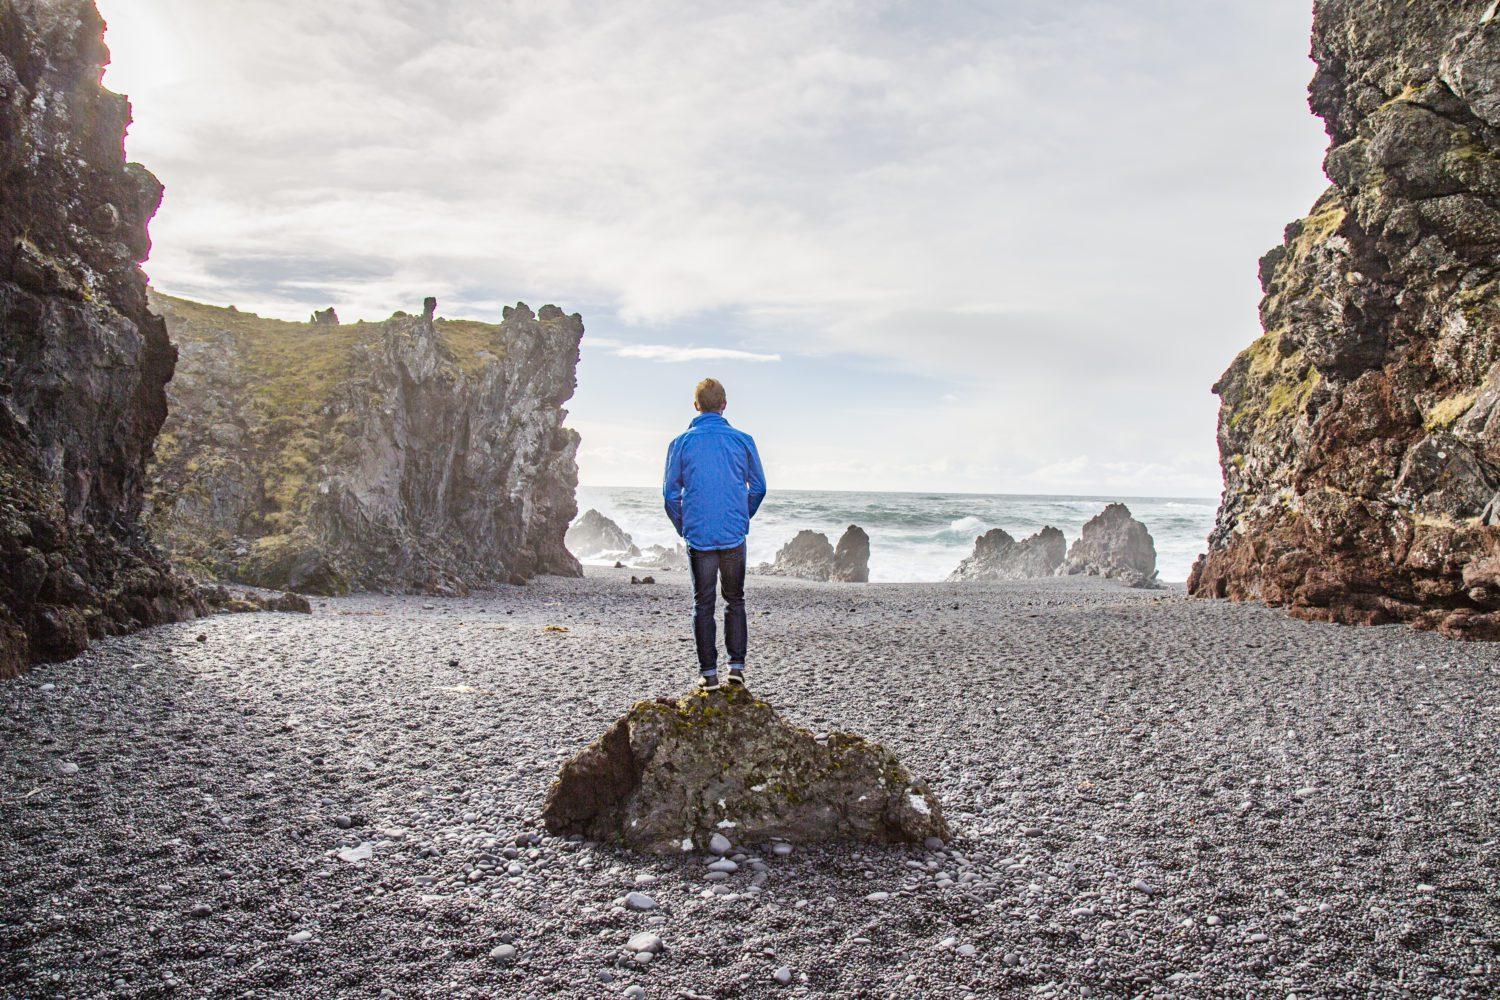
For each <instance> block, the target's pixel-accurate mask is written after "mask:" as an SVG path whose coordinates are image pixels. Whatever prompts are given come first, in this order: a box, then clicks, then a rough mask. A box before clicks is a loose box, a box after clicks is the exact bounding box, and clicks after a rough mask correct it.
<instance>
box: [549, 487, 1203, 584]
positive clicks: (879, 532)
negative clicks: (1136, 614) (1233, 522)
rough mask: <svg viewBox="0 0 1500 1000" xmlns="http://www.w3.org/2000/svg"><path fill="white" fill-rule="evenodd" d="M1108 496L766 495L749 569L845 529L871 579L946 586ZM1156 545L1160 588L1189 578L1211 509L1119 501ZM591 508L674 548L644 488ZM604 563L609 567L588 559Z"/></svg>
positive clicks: (594, 500)
mask: <svg viewBox="0 0 1500 1000" xmlns="http://www.w3.org/2000/svg"><path fill="white" fill-rule="evenodd" d="M1114 499H1118V498H1114V497H1067V496H1002V495H977V494H936V493H932V494H914V493H834V492H814V491H773V492H772V493H771V495H770V496H769V497H767V498H766V501H765V504H764V505H763V506H762V507H761V510H760V513H759V514H757V515H756V518H755V521H754V522H753V524H752V527H751V532H750V539H749V556H750V562H751V564H752V565H754V564H757V563H761V562H769V561H770V560H771V559H772V558H774V557H775V555H776V550H777V549H778V548H780V547H781V546H782V545H784V544H786V542H787V541H788V540H790V539H791V537H792V536H793V535H795V534H796V533H797V532H798V531H799V530H800V529H802V528H811V529H813V530H814V531H821V532H823V533H824V534H826V535H827V536H828V538H829V541H834V542H836V541H837V540H838V537H839V535H841V534H842V533H843V531H844V529H845V528H846V527H847V526H848V525H850V524H858V525H859V526H860V527H861V528H864V529H865V530H866V531H867V532H869V534H870V579H871V580H874V581H877V582H910V581H931V580H942V579H945V578H946V577H947V576H948V574H949V573H951V572H952V571H953V568H954V567H955V566H957V565H958V563H959V560H961V559H963V558H964V557H965V556H967V555H968V554H969V553H970V552H971V551H972V550H973V548H974V539H975V538H976V537H977V536H979V535H980V534H982V533H983V532H984V531H986V530H988V529H989V528H991V527H1000V528H1004V529H1005V530H1006V531H1008V532H1010V533H1011V534H1012V535H1014V536H1015V537H1017V538H1024V537H1026V536H1027V535H1031V534H1035V533H1036V532H1037V531H1040V530H1041V529H1042V527H1043V526H1046V525H1051V526H1052V527H1055V528H1058V529H1060V530H1061V531H1062V532H1063V534H1065V535H1066V536H1067V538H1068V541H1069V543H1070V544H1071V543H1072V541H1073V540H1074V539H1076V538H1077V537H1078V532H1079V529H1080V528H1082V526H1083V522H1085V521H1087V520H1088V519H1089V518H1091V517H1093V516H1094V515H1095V514H1097V513H1099V511H1101V510H1103V509H1104V507H1105V505H1106V504H1108V503H1109V502H1111V501H1112V500H1114ZM1124 502H1125V503H1126V504H1127V505H1128V506H1129V507H1130V511H1131V513H1133V514H1134V515H1135V516H1136V517H1138V518H1140V519H1141V520H1142V521H1144V522H1145V524H1146V527H1147V528H1149V529H1150V531H1151V534H1152V537H1153V538H1154V539H1155V540H1156V554H1157V565H1158V567H1159V569H1160V572H1161V578H1162V579H1163V580H1172V581H1181V580H1185V579H1187V574H1188V571H1189V570H1190V569H1191V568H1192V564H1193V560H1194V559H1195V558H1196V557H1197V555H1198V553H1200V552H1202V551H1203V550H1204V548H1205V547H1206V539H1207V537H1208V532H1209V530H1210V529H1211V528H1212V527H1213V518H1214V510H1215V507H1216V501H1213V500H1207V499H1204V500H1196V499H1188V498H1182V497H1172V498H1124ZM590 507H594V508H597V509H598V510H599V511H600V512H601V513H603V514H605V515H607V516H608V517H610V518H612V519H613V520H614V521H615V522H616V523H618V524H619V525H620V527H621V528H624V529H625V530H626V531H627V532H629V533H630V536H631V538H632V539H633V540H634V541H635V544H636V545H638V546H640V547H641V548H645V547H646V546H648V545H675V544H676V543H677V542H678V541H679V539H678V538H677V534H676V532H675V531H673V530H672V525H671V522H669V521H668V520H667V516H666V514H665V513H664V512H663V510H662V504H661V493H660V492H659V491H658V490H655V489H650V488H599V487H592V488H591V487H580V488H579V490H578V509H579V510H580V511H583V510H588V509H589V508H590ZM591 562H597V563H603V564H606V565H608V564H609V563H612V562H613V560H612V559H610V560H605V559H598V560H591Z"/></svg>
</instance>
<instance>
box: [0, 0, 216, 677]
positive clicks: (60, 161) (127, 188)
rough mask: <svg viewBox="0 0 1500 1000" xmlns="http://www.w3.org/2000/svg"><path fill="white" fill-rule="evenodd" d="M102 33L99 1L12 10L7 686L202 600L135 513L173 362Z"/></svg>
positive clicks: (6, 27) (1, 190)
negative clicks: (28, 669)
mask: <svg viewBox="0 0 1500 1000" xmlns="http://www.w3.org/2000/svg"><path fill="white" fill-rule="evenodd" d="M103 38H104V25H103V22H102V21H101V20H100V18H99V15H98V13H97V11H95V9H94V6H93V4H92V3H89V2H86V0H4V2H3V3H0V178H3V180H0V676H3V675H5V674H8V673H13V672H16V671H18V670H20V669H21V668H23V667H24V666H25V665H26V664H27V663H30V662H34V661H37V660H44V659H59V658H65V657H68V656H72V655H74V654H76V653H78V652H79V651H81V650H82V649H83V648H84V646H85V645H87V643H88V641H89V639H90V638H91V637H98V636H101V635H106V634H111V633H117V632H121V631H126V630H129V629H132V628H137V627H141V626H144V625H149V624H153V623H156V622H161V621H165V620H171V619H179V618H182V617H187V616H191V615H192V614H193V613H194V612H195V610H196V608H197V604H196V599H195V598H194V597H193V596H192V594H191V592H190V589H189V588H188V587H187V585H186V584H184V583H183V581H181V580H179V579H177V578H176V577H174V576H173V575H172V574H171V573H170V571H169V570H168V569H167V567H166V565H165V563H164V562H163V561H162V560H161V558H160V557H159V556H158V555H157V554H156V553H155V552H153V550H152V549H151V548H150V546H149V545H147V543H146V541H145V538H144V534H143V532H142V531H141V530H140V526H139V520H138V519H139V515H140V511H141V505H142V495H143V487H144V483H145V467H146V460H147V456H148V455H149V454H150V451H151V443H152V440H153V439H154V438H155V437H156V433H157V429H158V428H159V427H160V426H161V422H162V419H163V418H164V417H165V416H166V397H165V395H164V393H163V386H164V385H165V383H166V382H167V380H168V379H169V378H171V377H172V365H173V361H174V358H175V353H174V351H173V348H172V345H171V344H170V343H169V342H168V340H167V332H166V328H165V327H164V326H163V325H162V322H161V321H160V320H159V319H157V318H156V317H154V316H152V315H151V313H150V312H149V310H148V309H147V307H146V280H145V276H144V275H143V274H142V273H141V271H140V269H139V267H138V266H137V265H138V264H139V263H140V262H141V261H142V260H144V259H145V258H146V255H147V253H148V251H149V249H150V245H151V244H150V239H149V237H148V236H147V233H146V224H147V222H148V221H149V220H150V218H151V215H152V213H154V212H155V211H156V207H157V205H158V204H159V203H160V201H161V185H160V184H159V183H157V180H156V178H155V177H153V176H151V174H150V173H149V172H148V171H147V170H146V169H145V168H144V167H142V166H140V165H139V164H135V163H129V164H127V163H126V162H125V155H124V136H125V129H126V126H127V125H128V124H129V122H130V104H129V102H128V101H126V100H125V98H123V97H121V96H120V95H118V94H113V93H110V92H109V91H107V90H105V89H104V88H103V87H101V86H100V84H99V81H100V77H101V74H102V72H103V67H104V64H105V63H106V62H107V61H108V58H109V54H108V50H107V49H106V48H105V46H104V41H103Z"/></svg>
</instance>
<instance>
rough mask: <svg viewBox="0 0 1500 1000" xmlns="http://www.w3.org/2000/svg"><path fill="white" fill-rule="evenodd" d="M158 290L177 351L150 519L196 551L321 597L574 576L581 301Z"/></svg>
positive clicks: (190, 561) (211, 561) (184, 551)
mask: <svg viewBox="0 0 1500 1000" xmlns="http://www.w3.org/2000/svg"><path fill="white" fill-rule="evenodd" d="M151 301H152V304H153V306H154V307H155V308H156V309H157V310H158V311H159V312H160V313H161V314H162V316H164V317H165V319H166V322H167V327H168V329H170V330H171V331H172V334H173V336H174V337H175V338H176V339H177V341H178V343H179V346H180V349H181V352H182V356H181V361H180V363H179V366H178V374H177V378H176V379H175V380H174V382H173V383H172V385H171V387H170V390H169V392H170V396H171V402H172V411H171V415H170V417H169V418H168V421H167V423H166V426H165V428H164V430H163V435H162V442H161V445H160V447H159V448H158V454H157V460H156V462H155V464H154V466H153V468H152V473H153V481H152V490H151V524H152V528H153V530H154V531H155V533H156V536H157V537H158V538H159V539H160V540H161V541H162V542H163V543H164V544H165V545H166V546H167V547H168V548H169V549H170V551H171V552H172V554H173V556H174V558H176V559H178V560H181V561H182V562H183V563H184V564H185V565H187V566H189V567H191V568H192V569H194V570H195V571H197V572H199V573H200V574H202V575H204V576H206V577H209V578H212V579H216V580H221V581H229V582H235V583H243V584H250V585H254V586H259V587H268V588H277V589H287V590H294V591H299V592H303V593H314V594H338V593H344V592H348V591H357V590H370V591H385V592H412V591H415V592H424V593H436V594H462V593H466V592H468V590H470V589H471V588H473V587H481V586H487V585H491V584H495V583H519V582H523V581H524V580H526V579H527V578H529V577H531V576H533V575H535V574H538V573H553V574H561V575H569V576H577V575H578V574H579V573H580V568H579V565H578V561H577V560H576V559H574V558H573V556H572V555H570V554H569V553H568V551H567V549H566V547H565V546H564V543H563V536H564V533H565V532H566V530H567V527H568V523H569V522H570V521H571V520H572V518H573V515H574V514H575V513H576V511H577V506H576V503H575V501H574V490H575V488H576V486H577V482H578V467H577V463H576V461H575V455H576V452H577V448H578V435H577V434H576V433H575V432H574V431H572V430H570V429H568V428H566V427H564V426H563V420H564V418H565V417H566V415H567V411H566V410H565V409H563V407H562V404H563V403H564V402H565V401H566V400H567V399H568V398H569V397H570V396H571V395H572V394H573V389H574V385H575V374H574V373H575V368H576V365H577V362H578V345H579V340H580V338H581V337H582V335H583V323H582V320H581V319H580V318H579V317H578V316H577V315H576V314H574V315H571V316H569V315H566V314H564V313H563V312H562V310H560V309H558V308H556V307H555V306H546V307H543V309H542V310H541V311H540V313H536V314H533V313H532V311H531V310H530V309H529V308H527V307H526V306H525V305H524V304H522V305H517V306H516V307H514V308H509V307H508V308H507V309H506V311H505V318H504V320H503V321H502V322H501V323H499V324H492V323H480V322H477V321H473V320H446V319H441V318H438V317H437V316H436V315H435V314H434V313H435V309H436V304H435V302H429V303H424V310H423V314H422V315H420V316H411V315H407V314H404V313H398V314H396V315H395V316H393V317H391V318H390V319H389V320H386V321H384V322H380V323H365V322H359V323H338V324H336V323H331V322H310V323H288V322H281V321H277V320H271V319H264V318H262V317H260V316H256V315H255V314H253V313H248V312H244V311H240V310H232V309H222V308H218V307H215V306H208V305H203V304H200V303H196V302H189V301H186V300H184V299H178V298H173V297H170V296H166V295H161V294H156V293H153V295H152V300H151Z"/></svg>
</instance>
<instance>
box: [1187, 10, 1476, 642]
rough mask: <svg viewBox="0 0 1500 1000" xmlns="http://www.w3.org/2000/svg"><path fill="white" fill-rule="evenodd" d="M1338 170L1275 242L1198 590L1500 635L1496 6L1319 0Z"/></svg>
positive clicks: (1311, 611)
mask: <svg viewBox="0 0 1500 1000" xmlns="http://www.w3.org/2000/svg"><path fill="white" fill-rule="evenodd" d="M1312 54H1313V57H1314V59H1315V60H1316V61H1317V64H1318V69H1317V73H1316V75H1315V77H1314V79H1313V81H1312V84H1311V87H1310V93H1311V101H1310V103H1311V105H1312V108H1313V110H1314V111H1315V112H1317V113H1318V114H1319V115H1320V116H1321V117H1322V118H1323V120H1324V122H1325V124H1326V127H1327V130H1328V134H1329V138H1330V145H1329V150H1328V154H1327V157H1326V158H1325V160H1324V168H1325V170H1326V172H1327V174H1328V177H1329V179H1330V180H1331V181H1332V185H1331V186H1330V187H1329V189H1328V191H1327V192H1326V193H1325V194H1324V195H1323V196H1322V197H1321V198H1320V199H1319V200H1318V202H1317V204H1316V205H1314V206H1313V210H1312V213H1311V214H1310V215H1309V216H1308V217H1307V218H1305V219H1302V220H1300V221H1298V222H1294V223H1292V224H1291V225H1290V226H1288V227H1287V230H1286V239H1285V241H1284V243H1283V244H1282V245H1281V246H1279V247H1277V248H1275V249H1273V250H1272V251H1271V252H1270V253H1268V254H1266V256H1265V257H1264V258H1262V260H1261V263H1260V277H1261V285H1262V287H1263V289H1264V291H1265V297H1264V299H1263V300H1262V301H1261V306H1260V313H1261V322H1262V326H1263V329H1264V330H1265V333H1264V335H1263V336H1262V337H1261V338H1260V339H1259V340H1257V341H1256V342H1255V343H1253V344H1252V345H1250V347H1249V348H1247V349H1246V350H1245V351H1244V352H1243V353H1242V354H1241V355H1240V356H1239V357H1238V358H1236V359H1235V361H1234V363H1233V364H1232V365H1231V366H1230V367H1229V370H1228V371H1226V372H1225V373H1224V375H1223V377H1222V378H1221V379H1220V380H1219V382H1218V384H1217V385H1215V386H1214V391H1215V392H1216V393H1218V394H1219V396H1220V398H1221V399H1222V405H1221V407H1220V413H1219V451H1220V456H1221V463H1222V466H1223V470H1224V481H1225V492H1224V499H1223V503H1222V505H1221V507H1220V509H1219V516H1218V523H1217V526H1216V527H1215V530H1214V532H1213V535H1212V537H1211V539H1210V548H1209V551H1208V553H1207V555H1206V556H1204V557H1203V558H1202V559H1200V560H1199V562H1198V564H1197V565H1196V566H1195V567H1194V569H1193V574H1192V577H1191V579H1190V580H1189V583H1188V586H1189V589H1190V591H1191V592H1192V593H1194V594H1196V595H1200V596H1213V597H1230V598H1234V599H1260V600H1264V601H1267V602H1269V603H1272V604H1280V605H1287V606H1289V607H1290V608H1291V610H1292V612H1293V613H1294V614H1296V615H1299V616H1301V617H1306V618H1315V619H1323V620H1331V621H1339V622H1351V623H1379V622H1389V621H1407V622H1411V623H1412V624H1414V625H1416V626H1418V627H1421V628H1435V629H1439V630H1441V631H1443V632H1445V633H1447V634H1450V635H1455V636H1463V637H1471V638H1487V639H1496V638H1500V502H1497V496H1500V295H1497V286H1496V277H1497V271H1500V83H1497V81H1500V16H1497V14H1496V5H1495V4H1492V3H1475V2H1461V0H1426V2H1424V3H1420V4H1413V3H1407V2H1403V0H1320V2H1318V3H1317V4H1316V6H1315V15H1314V23H1313V45H1312Z"/></svg>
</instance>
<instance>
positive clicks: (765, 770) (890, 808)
mask: <svg viewBox="0 0 1500 1000" xmlns="http://www.w3.org/2000/svg"><path fill="white" fill-rule="evenodd" d="M542 821H543V823H544V824H545V826H546V828H547V829H548V830H549V831H550V832H552V833H554V834H558V835H563V836H566V835H573V834H581V835H583V836H585V837H588V838H590V839H592V840H600V841H607V842H612V843H620V844H624V845H625V846H627V847H631V848H635V849H637V850H642V851H655V852H668V851H671V852H677V851H682V850H690V849H692V848H694V847H696V848H698V849H704V848H707V847H709V846H710V843H709V842H710V840H711V839H712V838H713V836H714V835H715V834H719V835H721V836H723V837H725V838H727V839H728V840H729V841H733V842H735V843H741V844H755V843H760V842H763V841H765V840H768V839H770V838H772V837H776V838H781V839H785V840H790V841H794V842H801V843H814V842H822V841H867V842H877V843H878V842H884V843H901V842H908V843H921V842H922V841H923V840H925V839H926V838H928V837H942V838H946V837H947V836H948V828H947V824H946V823H945V821H944V820H943V812H942V807H941V806H940V804H939V803H938V800H937V796H936V795H934V794H933V793H932V792H931V791H930V790H929V789H928V788H927V786H926V784H925V783H923V782H922V781H920V780H918V779H915V778H913V777H912V776H911V775H910V774H908V773H907V771H906V769H905V768H904V767H902V765H901V763H900V762H899V761H897V760H896V758H895V757H893V756H892V755H891V754H890V753H889V752H888V751H886V750H885V749H883V748H882V747H880V746H879V745H878V744H875V743H871V742H869V741H868V740H865V739H863V738H861V737H859V736H852V735H850V734H848V733H838V732H835V733H830V734H828V737H827V739H826V740H822V741H820V740H818V739H816V738H814V736H813V734H812V733H810V732H808V731H807V730H805V729H799V728H797V727H795V726H792V725H790V724H788V723H787V722H785V721H783V720H782V719H781V718H780V717H779V716H778V715H777V714H776V711H775V710H774V709H773V708H772V707H771V706H770V705H769V704H767V703H766V702H764V701H761V700H760V699H758V698H756V697H755V696H754V695H752V694H750V693H748V692H745V691H739V690H727V691H721V692H717V693H714V694H705V693H702V692H698V693H696V694H693V695H690V696H688V697H686V698H682V699H680V700H677V701H673V700H670V699H665V698H663V699H659V700H656V701H642V702H638V703H637V704H636V705H635V707H633V708H632V709H631V710H630V712H629V713H628V714H626V715H625V716H624V717H623V718H621V719H620V720H619V721H618V722H616V723H615V724H614V725H613V726H611V727H610V728H609V730H608V731H606V732H605V733H604V735H602V736H600V737H599V739H597V740H595V741H594V742H593V743H592V744H590V745H589V746H588V747H586V748H584V749H583V750H581V751H579V753H578V754H576V755H575V756H574V757H573V758H572V759H571V760H569V761H568V762H567V763H566V764H564V765H563V768H562V771H561V772H560V773H559V774H558V776H557V780H556V781H554V782H553V783H552V787H551V789H550V790H549V791H548V792H547V799H546V802H545V804H544V806H543V809H542Z"/></svg>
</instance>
